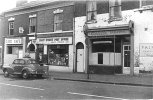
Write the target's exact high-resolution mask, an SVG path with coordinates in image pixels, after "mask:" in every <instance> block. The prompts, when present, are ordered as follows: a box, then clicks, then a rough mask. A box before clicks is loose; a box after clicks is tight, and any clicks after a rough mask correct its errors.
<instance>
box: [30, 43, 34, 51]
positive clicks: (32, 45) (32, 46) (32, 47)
mask: <svg viewBox="0 0 153 100" xmlns="http://www.w3.org/2000/svg"><path fill="white" fill-rule="evenodd" d="M29 51H30V52H34V51H35V45H34V44H30V45H29Z"/></svg>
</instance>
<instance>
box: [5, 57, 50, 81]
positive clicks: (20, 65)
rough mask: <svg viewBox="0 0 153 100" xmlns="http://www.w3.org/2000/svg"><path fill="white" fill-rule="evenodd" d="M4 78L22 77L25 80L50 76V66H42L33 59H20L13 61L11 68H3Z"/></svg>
mask: <svg viewBox="0 0 153 100" xmlns="http://www.w3.org/2000/svg"><path fill="white" fill-rule="evenodd" d="M2 69H3V72H4V77H9V75H21V76H22V77H23V78H24V79H27V78H29V77H30V76H33V75H36V76H37V77H43V75H48V70H49V68H48V66H41V65H40V64H38V63H37V62H36V61H35V59H32V58H20V59H19V58H18V59H15V60H14V61H13V63H12V64H10V65H9V66H3V68H2Z"/></svg>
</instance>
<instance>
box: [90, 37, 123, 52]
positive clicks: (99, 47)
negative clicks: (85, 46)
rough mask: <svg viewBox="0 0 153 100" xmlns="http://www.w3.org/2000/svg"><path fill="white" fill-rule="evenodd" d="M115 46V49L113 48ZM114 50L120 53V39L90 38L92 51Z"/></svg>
mask: <svg viewBox="0 0 153 100" xmlns="http://www.w3.org/2000/svg"><path fill="white" fill-rule="evenodd" d="M114 46H115V49H114ZM114 51H115V52H116V53H121V39H116V40H115V45H114V39H113V38H110V39H95V40H92V52H114Z"/></svg>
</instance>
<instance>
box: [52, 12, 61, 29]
mask: <svg viewBox="0 0 153 100" xmlns="http://www.w3.org/2000/svg"><path fill="white" fill-rule="evenodd" d="M62 22H63V14H62V13H56V14H55V15H54V31H60V30H62Z"/></svg>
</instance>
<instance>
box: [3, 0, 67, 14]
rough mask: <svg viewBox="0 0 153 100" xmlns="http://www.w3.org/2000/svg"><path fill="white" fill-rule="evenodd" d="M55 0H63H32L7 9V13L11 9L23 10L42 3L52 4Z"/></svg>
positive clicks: (57, 0)
mask: <svg viewBox="0 0 153 100" xmlns="http://www.w3.org/2000/svg"><path fill="white" fill-rule="evenodd" d="M53 2H61V1H59V0H36V1H31V2H29V3H25V4H23V5H21V6H19V7H15V8H13V9H10V10H7V11H5V13H7V12H11V11H17V10H22V9H26V8H32V7H37V6H40V5H46V4H50V3H53ZM63 2H64V1H63Z"/></svg>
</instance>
